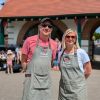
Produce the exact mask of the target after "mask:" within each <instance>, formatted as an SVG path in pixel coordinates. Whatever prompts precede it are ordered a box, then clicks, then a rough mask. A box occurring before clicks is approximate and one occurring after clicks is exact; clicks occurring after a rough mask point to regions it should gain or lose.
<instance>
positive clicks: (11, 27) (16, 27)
mask: <svg viewBox="0 0 100 100" xmlns="http://www.w3.org/2000/svg"><path fill="white" fill-rule="evenodd" d="M24 23H25V22H24V21H13V22H11V23H8V27H7V28H5V33H6V34H8V45H11V44H13V45H16V42H17V37H18V34H19V31H20V29H21V28H22V26H23V25H24Z"/></svg>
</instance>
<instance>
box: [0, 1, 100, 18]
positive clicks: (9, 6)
mask: <svg viewBox="0 0 100 100" xmlns="http://www.w3.org/2000/svg"><path fill="white" fill-rule="evenodd" d="M83 14H84V15H91V14H92V15H94V14H95V15H98V16H100V0H7V1H6V3H5V5H4V7H3V8H2V9H1V10H0V17H1V18H2V17H8V18H9V17H41V16H42V17H45V16H49V17H52V16H71V15H72V16H73V15H74V16H75V15H80V16H81V15H83Z"/></svg>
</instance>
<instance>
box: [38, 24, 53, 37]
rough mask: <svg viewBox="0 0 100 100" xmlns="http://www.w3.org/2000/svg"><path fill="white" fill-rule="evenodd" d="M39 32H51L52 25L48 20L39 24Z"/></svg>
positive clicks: (43, 33)
mask: <svg viewBox="0 0 100 100" xmlns="http://www.w3.org/2000/svg"><path fill="white" fill-rule="evenodd" d="M39 28H40V34H42V35H44V36H49V35H50V34H51V32H52V25H51V24H50V23H49V22H45V23H42V24H41V25H40V27H39Z"/></svg>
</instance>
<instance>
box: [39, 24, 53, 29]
mask: <svg viewBox="0 0 100 100" xmlns="http://www.w3.org/2000/svg"><path fill="white" fill-rule="evenodd" d="M41 26H42V27H47V26H48V28H52V27H53V26H52V25H50V24H41Z"/></svg>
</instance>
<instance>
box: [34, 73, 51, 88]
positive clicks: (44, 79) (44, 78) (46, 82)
mask: <svg viewBox="0 0 100 100" xmlns="http://www.w3.org/2000/svg"><path fill="white" fill-rule="evenodd" d="M33 88H34V89H47V88H50V77H49V75H48V74H46V75H39V74H34V78H33Z"/></svg>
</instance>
